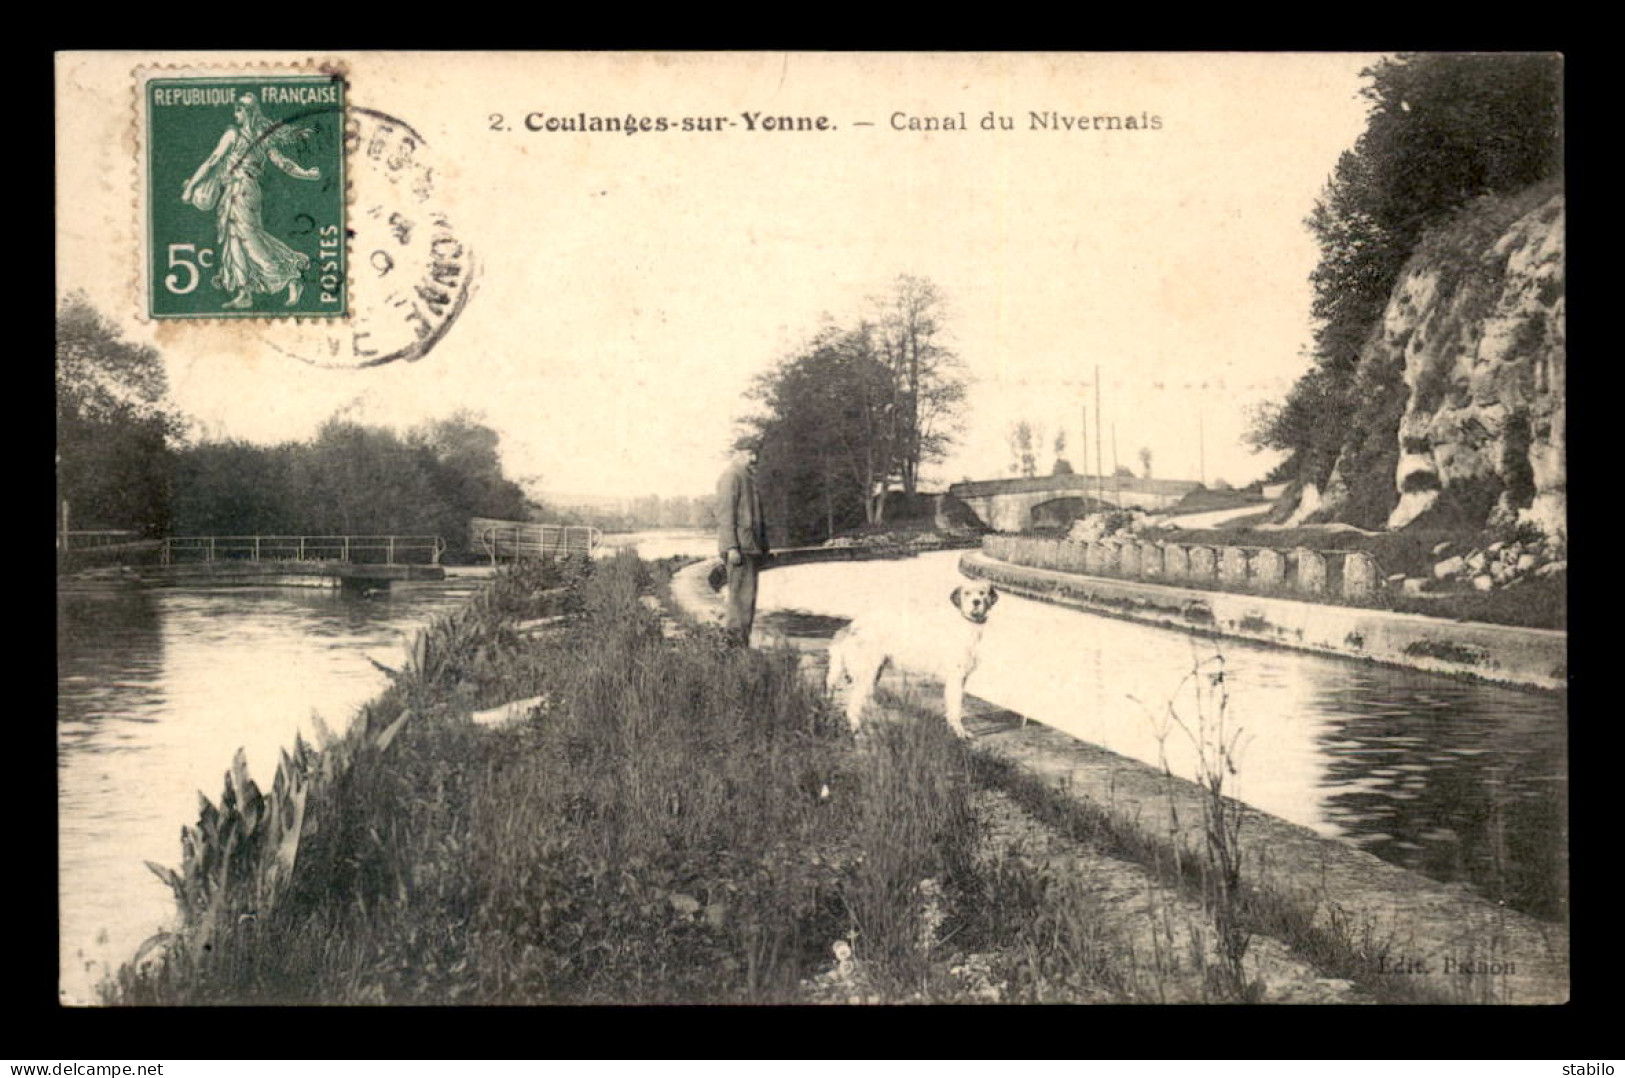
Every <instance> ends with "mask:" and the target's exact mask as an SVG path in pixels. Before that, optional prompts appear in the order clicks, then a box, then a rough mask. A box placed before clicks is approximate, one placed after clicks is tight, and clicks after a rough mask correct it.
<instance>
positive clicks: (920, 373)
mask: <svg viewBox="0 0 1625 1078" xmlns="http://www.w3.org/2000/svg"><path fill="white" fill-rule="evenodd" d="M875 303H876V306H877V307H878V309H879V312H880V313H879V317H878V320H877V322H876V324H875V327H874V328H875V338H876V342H875V351H876V354H877V356H878V358H879V359H880V361H881V362H882V363H884V364H885V365H886V366H887V367H888V368H889V370H890V372H891V381H892V391H891V395H892V398H893V401H894V409H893V411H892V412H891V413H890V414H889V416H888V419H887V422H888V429H887V431H886V438H887V439H888V440H889V441H890V442H892V443H893V444H894V445H895V447H896V453H897V467H898V474H899V478H900V480H901V481H902V484H903V492H904V493H905V494H908V495H913V494H916V493H918V491H919V478H920V467H921V465H924V464H930V463H933V462H935V461H938V460H941V459H942V458H943V457H944V456H945V455H946V454H947V451H948V447H949V446H950V445H952V444H953V440H954V437H955V436H956V435H957V433H958V428H957V425H956V419H957V416H958V409H959V406H960V405H961V404H962V403H963V402H964V399H965V379H964V377H963V375H962V373H961V368H962V364H961V363H960V360H959V357H958V356H957V355H955V354H954V352H953V351H952V350H950V349H949V348H948V347H947V346H946V345H944V344H943V343H942V337H943V331H942V317H943V308H944V306H945V302H944V300H943V297H942V293H941V292H940V291H939V290H938V289H937V286H936V285H934V284H932V283H931V282H930V281H929V280H926V279H925V278H923V277H912V276H909V275H907V274H903V275H901V276H899V277H898V278H897V280H896V281H895V282H894V283H893V286H892V291H891V292H890V293H889V294H888V295H886V296H883V297H881V298H879V299H877V300H876V301H875Z"/></svg>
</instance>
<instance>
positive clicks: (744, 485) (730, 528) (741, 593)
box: [717, 445, 768, 647]
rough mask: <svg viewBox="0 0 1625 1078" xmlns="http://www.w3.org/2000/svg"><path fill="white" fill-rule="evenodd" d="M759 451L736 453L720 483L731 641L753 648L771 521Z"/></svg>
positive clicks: (721, 538)
mask: <svg viewBox="0 0 1625 1078" xmlns="http://www.w3.org/2000/svg"><path fill="white" fill-rule="evenodd" d="M757 459H758V452H757V448H756V447H755V446H754V445H747V446H746V447H744V448H743V449H741V450H740V451H739V452H737V453H735V454H734V456H733V459H732V460H730V461H729V462H728V467H727V469H726V470H724V471H723V473H722V478H720V479H718V480H717V553H719V554H721V555H722V560H723V562H724V563H725V564H726V565H727V567H728V614H727V621H726V623H725V624H726V628H727V630H728V635H729V637H730V638H731V639H732V640H733V642H734V643H736V644H738V645H739V646H741V647H749V646H750V628H751V622H753V621H754V620H755V619H756V577H757V574H758V573H759V572H760V571H761V568H762V562H764V561H766V560H767V554H768V548H767V521H765V520H764V519H763V518H762V499H761V496H760V495H759V494H758V493H757V491H756V461H757Z"/></svg>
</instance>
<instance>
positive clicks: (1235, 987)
mask: <svg viewBox="0 0 1625 1078" xmlns="http://www.w3.org/2000/svg"><path fill="white" fill-rule="evenodd" d="M1187 687H1188V688H1189V689H1190V691H1191V692H1190V698H1191V701H1192V705H1191V707H1192V712H1193V713H1191V714H1186V713H1183V712H1181V710H1180V705H1179V701H1180V700H1181V698H1182V697H1183V696H1184V693H1185V690H1186V689H1187ZM1153 722H1154V727H1155V733H1156V737H1157V745H1158V752H1159V755H1160V757H1161V764H1162V769H1163V773H1164V774H1165V775H1171V772H1170V771H1169V768H1168V739H1169V737H1170V736H1171V734H1172V732H1173V730H1175V729H1178V730H1179V731H1180V732H1181V733H1182V734H1183V735H1184V737H1185V738H1186V740H1187V741H1188V742H1189V744H1190V747H1191V749H1192V751H1193V752H1194V754H1195V761H1196V782H1197V785H1199V786H1200V787H1201V789H1202V798H1201V805H1202V839H1203V841H1202V861H1201V866H1200V876H1201V880H1202V889H1203V898H1204V901H1205V903H1206V905H1207V907H1208V909H1209V911H1210V913H1211V914H1212V917H1213V921H1214V926H1215V928H1216V929H1217V934H1218V939H1217V943H1218V952H1219V959H1220V962H1219V965H1218V967H1217V968H1216V969H1214V970H1212V971H1210V975H1211V977H1212V979H1213V980H1214V981H1215V982H1216V987H1217V988H1218V990H1219V993H1220V994H1221V995H1222V996H1223V997H1224V998H1228V999H1231V1000H1234V1001H1237V1002H1253V1001H1256V1000H1257V999H1258V998H1259V995H1260V991H1261V986H1259V985H1257V984H1254V983H1253V982H1252V981H1250V980H1249V978H1248V976H1247V971H1246V967H1245V964H1244V960H1245V958H1246V955H1247V948H1248V946H1249V944H1250V943H1251V940H1252V929H1251V927H1250V926H1249V921H1248V918H1247V917H1246V915H1245V913H1244V908H1243V907H1244V893H1243V881H1242V850H1241V827H1242V820H1243V818H1244V816H1245V810H1244V808H1243V806H1242V804H1241V802H1239V801H1237V800H1235V799H1234V798H1232V797H1230V796H1228V795H1226V793H1225V787H1226V784H1227V782H1228V781H1229V779H1230V778H1232V777H1234V776H1235V775H1236V774H1237V767H1236V765H1237V762H1238V760H1239V757H1240V752H1239V750H1240V745H1241V738H1242V734H1243V730H1242V728H1241V727H1240V726H1238V725H1236V724H1235V723H1234V721H1233V720H1232V718H1231V716H1230V690H1229V686H1228V684H1227V683H1226V681H1225V663H1224V655H1223V653H1222V652H1220V651H1218V650H1217V649H1215V650H1214V652H1213V654H1212V655H1210V656H1206V657H1200V656H1197V657H1194V658H1193V660H1192V666H1191V670H1190V672H1189V673H1187V674H1186V675H1185V677H1184V678H1183V679H1182V680H1181V682H1180V684H1179V686H1178V688H1177V689H1176V690H1175V691H1174V693H1173V695H1171V696H1170V697H1169V699H1168V702H1167V704H1166V705H1165V707H1164V709H1163V711H1162V712H1161V714H1160V715H1157V714H1155V713H1153ZM1169 812H1170V826H1171V827H1172V826H1173V825H1174V824H1173V818H1174V810H1173V804H1172V800H1171V798H1170V803H1169ZM1182 848H1183V843H1182V842H1181V841H1180V840H1179V839H1178V838H1177V837H1176V839H1175V843H1174V849H1175V851H1176V856H1177V851H1179V850H1180V849H1182ZM1178 868H1179V866H1176V870H1177V869H1178Z"/></svg>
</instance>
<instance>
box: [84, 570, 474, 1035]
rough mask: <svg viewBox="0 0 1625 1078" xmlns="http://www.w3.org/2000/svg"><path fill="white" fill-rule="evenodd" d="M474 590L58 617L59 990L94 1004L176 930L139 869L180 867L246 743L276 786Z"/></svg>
mask: <svg viewBox="0 0 1625 1078" xmlns="http://www.w3.org/2000/svg"><path fill="white" fill-rule="evenodd" d="M469 588H470V583H469V582H468V581H466V580H451V581H447V582H446V583H444V584H437V585H432V586H431V585H411V586H406V587H398V588H395V589H393V590H392V591H391V592H390V593H389V594H388V595H387V596H385V597H378V598H373V599H360V598H355V597H351V596H347V595H345V594H344V593H342V592H340V591H336V590H334V591H327V590H318V589H304V588H286V589H281V588H240V589H213V590H195V591H183V590H169V591H145V590H138V589H108V590H105V591H95V592H86V593H73V594H62V595H60V596H59V599H58V607H57V678H58V688H57V731H58V735H57V784H58V786H57V788H58V808H57V821H58V822H57V836H58V850H59V866H60V870H59V876H58V888H59V896H60V900H61V901H60V932H61V955H62V968H61V973H62V980H61V985H62V991H63V998H64V1000H66V1001H68V1002H76V1003H83V1002H93V989H94V985H95V983H96V980H97V978H98V976H99V975H100V973H101V972H102V971H103V969H104V968H106V967H113V966H116V965H117V964H118V963H119V962H121V961H123V960H124V959H126V958H128V957H129V956H130V955H131V954H132V953H133V951H134V949H135V948H136V946H138V945H139V944H140V942H141V941H142V940H143V939H145V938H146V937H147V936H149V935H151V934H152V933H153V932H154V931H156V930H157V929H158V928H159V927H161V926H162V924H163V923H164V922H165V921H166V920H167V919H168V918H169V916H170V914H171V912H172V910H173V903H172V901H171V899H170V896H169V892H168V890H167V889H166V888H165V887H164V885H163V884H162V883H161V882H159V880H158V879H157V877H155V876H154V875H152V874H151V873H150V872H149V871H148V870H147V868H146V867H145V865H144V864H143V862H145V861H153V862H155V863H158V864H161V865H170V866H173V865H174V864H175V863H176V862H177V859H178V858H179V856H180V845H179V833H180V828H181V826H182V825H183V824H187V823H191V822H193V821H195V819H196V817H197V810H198V794H199V793H200V792H203V793H206V794H207V795H208V796H209V797H210V798H211V799H215V798H218V797H219V795H220V790H221V784H222V779H223V775H224V772H225V770H226V768H227V767H228V766H229V764H230V762H231V758H232V755H233V753H235V752H236V750H237V749H238V748H239V747H241V748H242V749H243V750H244V753H245V756H246V757H247V760H248V765H249V771H250V774H252V775H253V776H254V777H255V778H256V780H258V781H259V782H260V783H261V784H262V785H263V784H266V783H268V782H269V780H270V776H271V775H273V774H274V772H275V767H276V760H277V757H278V754H279V753H280V752H281V750H282V749H283V748H285V747H290V746H291V745H292V744H293V739H294V736H295V735H296V734H298V735H299V736H302V737H304V738H305V739H306V740H307V741H314V740H316V738H317V732H316V720H315V719H313V718H312V716H313V715H319V716H320V717H321V720H323V721H325V723H326V725H327V726H328V727H330V728H332V729H333V730H334V731H339V730H342V729H343V728H344V727H345V725H346V724H347V722H348V721H349V718H350V716H351V715H352V714H353V712H354V710H355V709H356V708H357V707H358V706H359V705H360V704H362V703H364V702H365V701H366V700H368V699H370V698H371V697H372V696H374V695H376V694H377V692H378V691H379V690H380V689H381V688H382V687H383V685H384V682H385V676H384V675H383V674H382V673H381V672H380V671H379V670H378V669H377V668H376V667H374V666H373V665H372V664H371V663H369V662H367V661H366V658H365V657H364V656H369V655H370V656H373V657H375V658H378V659H379V660H381V661H383V662H386V663H396V662H398V661H399V657H400V656H401V655H402V654H403V653H404V645H405V643H406V641H407V639H408V638H409V636H410V635H411V634H412V633H414V632H415V631H416V630H417V629H418V628H419V627H421V626H422V625H424V624H426V623H427V622H428V621H429V620H430V619H431V618H432V617H433V616H434V614H436V613H437V612H439V611H442V610H445V609H447V608H449V607H450V606H452V605H455V604H456V603H458V602H461V601H463V600H464V599H465V598H466V597H467V595H468V592H469Z"/></svg>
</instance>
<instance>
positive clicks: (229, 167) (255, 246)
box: [181, 94, 322, 310]
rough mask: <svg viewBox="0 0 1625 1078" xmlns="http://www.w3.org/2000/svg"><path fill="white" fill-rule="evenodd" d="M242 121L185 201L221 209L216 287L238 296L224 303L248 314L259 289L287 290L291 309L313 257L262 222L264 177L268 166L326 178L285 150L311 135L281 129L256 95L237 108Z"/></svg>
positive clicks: (186, 191)
mask: <svg viewBox="0 0 1625 1078" xmlns="http://www.w3.org/2000/svg"><path fill="white" fill-rule="evenodd" d="M232 117H233V119H234V120H235V121H236V122H235V124H234V125H233V126H231V127H228V128H226V132H225V134H223V135H221V136H220V142H219V144H218V145H216V146H215V148H214V152H213V153H212V154H210V155H209V157H208V159H207V160H205V161H204V162H203V163H202V164H201V165H199V166H198V167H197V171H196V172H194V173H192V178H191V179H189V180H187V181H186V186H185V187H183V188H182V189H181V198H182V199H183V200H185V201H187V202H190V203H191V204H192V205H194V206H196V207H197V208H198V209H200V210H205V211H207V210H211V209H212V210H214V211H215V220H216V223H217V226H218V229H217V238H218V240H219V243H220V272H218V273H217V274H215V277H214V286H215V287H216V288H219V289H221V290H223V291H226V292H231V293H233V295H232V297H231V298H230V299H229V300H227V301H226V302H225V303H224V304H223V306H225V307H228V308H231V309H234V310H244V309H247V308H248V307H251V306H252V305H253V299H252V298H251V297H250V293H252V292H261V293H275V292H280V291H282V290H283V289H284V288H286V289H287V290H288V301H287V302H288V306H292V305H293V304H295V303H297V302H299V294H300V293H301V292H303V291H304V287H305V286H304V282H303V281H302V280H301V277H302V276H303V274H304V272H305V269H306V268H307V267H308V266H309V265H310V256H309V255H307V254H305V253H303V252H301V251H296V250H294V249H293V248H292V247H289V246H288V245H287V244H285V243H283V242H282V241H281V240H279V239H277V238H276V237H275V236H273V235H271V234H270V233H269V232H267V231H266V230H265V225H264V223H263V222H262V220H261V211H260V207H261V202H262V197H263V196H262V193H261V191H260V176H261V174H262V173H264V171H265V165H266V162H267V161H269V162H270V163H271V164H273V165H275V166H276V167H277V168H279V169H281V170H282V171H283V172H286V173H287V174H288V175H290V176H292V177H294V178H295V179H299V180H317V179H320V178H321V175H322V170H321V169H320V168H319V167H316V166H312V167H310V168H301V167H300V166H299V165H297V164H295V163H294V162H293V161H291V160H289V159H288V157H287V156H286V155H284V154H283V152H282V150H283V148H284V147H288V146H291V145H293V144H294V143H296V142H298V141H299V140H300V139H302V138H304V137H305V136H306V135H307V134H308V130H307V129H306V128H303V127H296V126H287V125H283V126H275V125H273V124H272V123H271V121H270V120H269V119H267V118H266V116H265V114H264V113H263V112H261V111H260V107H259V103H258V102H257V101H256V100H255V98H254V95H253V94H243V95H242V96H241V97H239V98H238V99H237V103H236V105H235V106H234V107H233V109H232Z"/></svg>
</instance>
